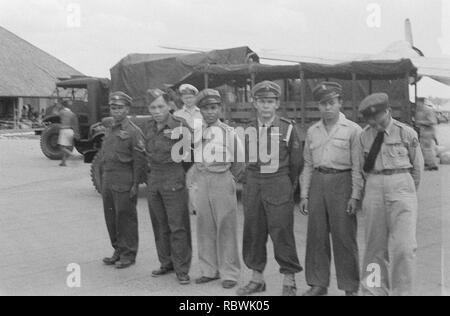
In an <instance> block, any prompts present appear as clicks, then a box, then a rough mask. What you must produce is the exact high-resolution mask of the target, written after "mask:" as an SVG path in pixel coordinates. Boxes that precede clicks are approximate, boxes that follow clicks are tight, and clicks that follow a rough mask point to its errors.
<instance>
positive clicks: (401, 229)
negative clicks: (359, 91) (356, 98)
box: [359, 93, 424, 296]
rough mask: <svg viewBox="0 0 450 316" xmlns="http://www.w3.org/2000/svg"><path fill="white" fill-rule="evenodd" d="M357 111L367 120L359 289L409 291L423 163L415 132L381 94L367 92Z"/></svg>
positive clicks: (381, 293) (363, 140)
mask: <svg viewBox="0 0 450 316" xmlns="http://www.w3.org/2000/svg"><path fill="white" fill-rule="evenodd" d="M359 110H360V112H361V113H362V114H363V115H364V117H365V118H366V119H367V122H368V123H369V126H367V128H366V129H365V130H364V131H363V133H362V135H361V160H362V161H363V162H364V166H363V171H364V174H365V178H366V187H365V197H364V201H363V211H364V213H365V216H366V253H365V256H364V265H363V275H362V276H363V278H362V287H363V293H364V295H368V296H386V295H389V294H392V295H394V296H400V295H401V296H404V295H412V294H413V276H414V268H415V263H416V251H417V241H416V228H417V212H418V210H417V208H418V202H417V190H418V188H419V184H420V180H421V176H422V173H423V167H424V160H423V155H422V151H421V149H420V146H419V140H418V137H417V133H416V132H415V131H414V130H413V129H412V128H411V127H409V126H407V125H405V124H402V123H400V122H398V121H396V120H394V119H393V118H392V115H391V110H390V106H389V97H388V95H387V94H385V93H377V94H373V95H370V96H369V97H367V98H366V99H364V100H363V101H362V103H361V105H360V108H359ZM390 250H391V251H390Z"/></svg>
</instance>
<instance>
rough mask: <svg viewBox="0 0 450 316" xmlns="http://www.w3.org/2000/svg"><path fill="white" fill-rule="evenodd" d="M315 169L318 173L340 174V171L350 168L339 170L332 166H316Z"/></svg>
mask: <svg viewBox="0 0 450 316" xmlns="http://www.w3.org/2000/svg"><path fill="white" fill-rule="evenodd" d="M316 171H317V172H319V173H323V174H340V173H346V172H351V171H352V169H346V170H339V169H333V168H324V167H319V168H316Z"/></svg>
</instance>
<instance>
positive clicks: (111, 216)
mask: <svg viewBox="0 0 450 316" xmlns="http://www.w3.org/2000/svg"><path fill="white" fill-rule="evenodd" d="M131 102H132V99H131V97H129V96H128V95H126V94H125V93H123V92H114V93H112V94H111V95H110V98H109V105H110V110H111V116H112V117H113V119H114V120H113V123H112V126H110V127H108V128H107V132H106V136H105V139H104V141H103V146H102V149H101V157H103V160H102V167H103V184H102V195H103V205H104V210H105V219H106V225H107V228H108V232H109V236H110V239H111V244H112V246H113V248H114V250H115V252H114V255H113V256H112V257H111V258H105V259H104V260H103V262H104V263H105V264H106V265H115V266H116V268H118V269H125V268H128V267H129V266H131V265H133V264H134V263H135V262H136V255H137V252H138V243H139V236H138V218H137V211H136V204H137V193H138V188H139V175H140V174H141V173H142V172H144V170H145V164H146V161H145V154H144V150H145V149H144V146H145V144H144V138H143V134H142V131H141V130H140V129H139V127H137V126H136V125H134V124H133V123H132V122H131V121H130V120H129V119H128V118H127V115H128V113H129V109H130V106H131Z"/></svg>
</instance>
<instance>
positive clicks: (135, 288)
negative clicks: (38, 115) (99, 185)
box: [0, 126, 450, 296]
mask: <svg viewBox="0 0 450 316" xmlns="http://www.w3.org/2000/svg"><path fill="white" fill-rule="evenodd" d="M440 133H441V135H442V137H444V136H446V135H450V127H448V126H447V127H444V128H442V129H441V131H440ZM445 145H446V146H448V148H450V138H449V141H448V142H447V143H446V144H445ZM57 165H58V163H57V162H52V161H49V160H47V159H46V158H44V157H43V155H42V154H41V152H40V149H39V142H38V140H37V139H35V138H34V137H29V138H28V139H23V138H15V137H12V138H10V137H7V138H4V137H0V179H1V181H0V211H1V216H0V240H1V246H0V258H1V259H0V294H3V295H193V296H209V295H219V296H220V295H233V294H234V291H225V290H222V289H221V288H220V284H219V283H213V284H209V285H207V286H196V285H191V286H187V287H180V286H179V285H178V283H177V282H176V280H175V278H174V277H173V276H169V277H166V278H163V279H158V280H155V279H152V278H151V277H150V272H151V270H152V269H154V268H156V267H158V260H157V257H156V253H155V244H154V240H153V233H152V229H151V224H150V218H149V215H148V210H147V206H146V201H145V198H144V194H145V191H144V189H142V190H141V198H140V200H139V206H138V208H139V220H140V237H141V247H140V256H139V258H138V263H137V265H136V266H134V267H132V268H131V269H129V270H125V271H116V270H114V269H112V268H108V267H105V266H103V265H102V264H101V259H102V258H103V257H104V256H107V255H110V254H111V252H112V251H111V250H110V246H109V244H108V237H107V232H106V228H105V224H104V219H103V214H102V204H101V199H100V197H99V195H98V194H97V193H96V192H95V191H94V190H93V188H92V185H91V182H90V179H89V165H85V164H83V162H82V160H81V157H77V158H76V159H75V160H73V161H71V162H70V168H67V169H61V168H59V167H57ZM449 188H450V167H443V168H442V169H441V171H440V172H439V173H427V174H426V176H425V179H424V183H423V185H422V189H421V192H420V220H419V228H418V241H419V251H418V270H417V288H416V291H417V294H418V295H441V294H442V293H444V292H445V291H444V286H443V284H444V282H445V279H447V280H449V281H450V278H449V277H448V276H450V268H449V264H448V263H449V262H450V213H449V206H448V205H449V203H450V198H449V197H448V189H449ZM360 223H361V225H360V233H359V240H360V245H363V243H362V236H363V231H364V227H363V225H362V223H363V218H362V216H361V218H360ZM239 224H240V225H239V226H240V227H242V211H241V212H240V213H239ZM306 224H307V219H306V218H305V217H302V216H301V215H298V214H297V216H296V218H295V233H296V237H297V241H298V252H299V254H300V257H301V259H302V260H303V259H304V254H305V233H306ZM192 228H193V231H194V232H195V229H196V225H195V218H192ZM239 234H240V236H242V231H240V232H239ZM194 236H195V234H194ZM240 238H241V237H240ZM269 248H270V246H269ZM196 249H197V248H196V243H195V238H194V258H195V259H194V262H193V269H192V277H197V276H198V273H199V271H198V264H197V259H196V257H197V254H196ZM363 251H364V249H363V247H361V253H362V252H363ZM269 256H270V260H269V266H268V268H267V274H266V277H267V281H268V291H267V293H266V294H267V295H278V294H279V293H280V291H281V285H280V281H281V277H280V275H279V274H278V271H277V267H276V265H275V262H274V260H273V259H272V258H273V256H272V250H271V249H270V251H269ZM72 263H75V264H78V265H79V266H80V267H81V287H80V288H75V289H71V288H69V287H68V286H67V282H66V281H67V277H68V276H69V272H67V267H68V265H69V264H72ZM248 277H249V271H248V270H243V273H242V282H245V281H246V280H247V278H248ZM297 282H298V285H299V292H303V291H304V290H306V285H305V280H304V274H301V275H299V276H298V277H297ZM332 284H333V285H332V287H331V293H330V294H331V295H341V293H339V292H338V291H337V290H336V286H335V280H333V281H332ZM447 284H449V283H447Z"/></svg>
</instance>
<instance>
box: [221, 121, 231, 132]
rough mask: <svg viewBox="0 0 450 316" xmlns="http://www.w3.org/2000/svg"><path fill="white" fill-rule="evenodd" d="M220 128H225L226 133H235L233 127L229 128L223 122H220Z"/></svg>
mask: <svg viewBox="0 0 450 316" xmlns="http://www.w3.org/2000/svg"><path fill="white" fill-rule="evenodd" d="M219 126H220V127H221V128H223V129H224V130H225V131H227V132H233V131H234V128H233V127H231V126H229V125H227V124H225V123H223V122H219Z"/></svg>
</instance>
